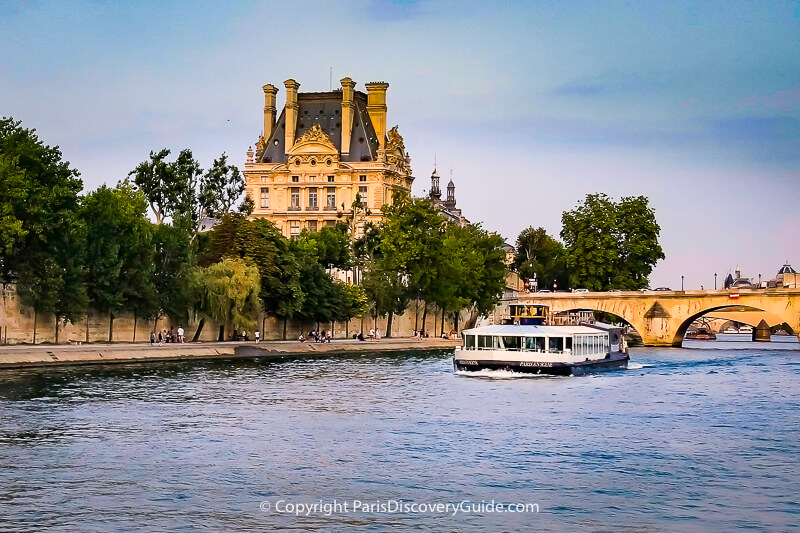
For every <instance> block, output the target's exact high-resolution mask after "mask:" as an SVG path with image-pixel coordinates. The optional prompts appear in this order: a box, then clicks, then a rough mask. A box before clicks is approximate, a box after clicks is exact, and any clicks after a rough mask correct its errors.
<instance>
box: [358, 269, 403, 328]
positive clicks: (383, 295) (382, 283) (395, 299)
mask: <svg viewBox="0 0 800 533" xmlns="http://www.w3.org/2000/svg"><path fill="white" fill-rule="evenodd" d="M361 286H362V287H363V289H364V293H365V294H366V295H367V300H368V301H369V302H370V304H371V307H372V315H373V317H375V318H376V319H377V317H379V316H387V315H388V318H387V320H386V336H387V337H391V336H392V321H393V317H394V315H396V314H402V313H403V311H405V309H406V307H407V306H408V302H409V300H410V297H409V292H408V284H407V279H406V276H405V275H404V274H403V273H402V272H400V271H399V270H398V269H397V268H396V267H395V266H394V264H393V261H392V260H391V259H385V260H381V258H379V259H371V260H369V261H368V262H367V264H366V267H365V271H364V278H363V280H362V282H361Z"/></svg>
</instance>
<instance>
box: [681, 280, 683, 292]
mask: <svg viewBox="0 0 800 533" xmlns="http://www.w3.org/2000/svg"><path fill="white" fill-rule="evenodd" d="M681 292H683V276H681Z"/></svg>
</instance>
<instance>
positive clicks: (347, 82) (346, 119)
mask: <svg viewBox="0 0 800 533" xmlns="http://www.w3.org/2000/svg"><path fill="white" fill-rule="evenodd" d="M340 83H341V84H342V154H347V153H349V152H350V136H351V135H352V134H353V112H354V110H355V109H354V106H353V88H354V87H355V86H356V82H354V81H353V80H351V79H350V78H342V79H341V80H340Z"/></svg>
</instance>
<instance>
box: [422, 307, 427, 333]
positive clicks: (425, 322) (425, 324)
mask: <svg viewBox="0 0 800 533" xmlns="http://www.w3.org/2000/svg"><path fill="white" fill-rule="evenodd" d="M427 320H428V300H425V307H424V308H423V311H422V329H423V330H425V331H427V330H428V324H427Z"/></svg>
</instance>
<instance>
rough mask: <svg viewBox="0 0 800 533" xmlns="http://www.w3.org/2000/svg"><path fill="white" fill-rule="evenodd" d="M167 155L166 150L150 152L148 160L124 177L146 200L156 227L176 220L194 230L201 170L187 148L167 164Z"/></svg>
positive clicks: (198, 212)
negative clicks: (185, 221) (127, 177)
mask: <svg viewBox="0 0 800 533" xmlns="http://www.w3.org/2000/svg"><path fill="white" fill-rule="evenodd" d="M170 153H171V151H170V150H169V149H168V148H164V149H162V150H160V151H158V152H153V151H151V152H150V158H149V160H147V161H143V162H141V163H139V164H138V165H137V166H136V168H135V169H133V170H132V171H131V172H129V173H128V176H129V177H132V178H133V181H134V183H135V184H136V186H137V187H138V188H139V190H141V191H142V192H143V193H144V195H145V197H146V198H147V201H148V203H149V204H150V208H151V209H152V211H153V216H154V217H155V219H156V224H162V223H164V221H165V220H166V219H167V218H169V217H175V216H178V217H184V218H188V219H189V220H191V224H192V227H196V225H197V222H198V220H199V218H200V203H199V202H198V201H197V194H198V193H197V187H198V180H199V176H200V174H201V173H202V169H201V168H200V165H199V163H198V162H197V161H196V160H195V159H194V156H193V155H192V151H191V150H189V149H188V148H186V149H183V150H181V151H180V153H179V154H178V157H177V158H176V159H175V161H167V158H168V157H169V155H170Z"/></svg>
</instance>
